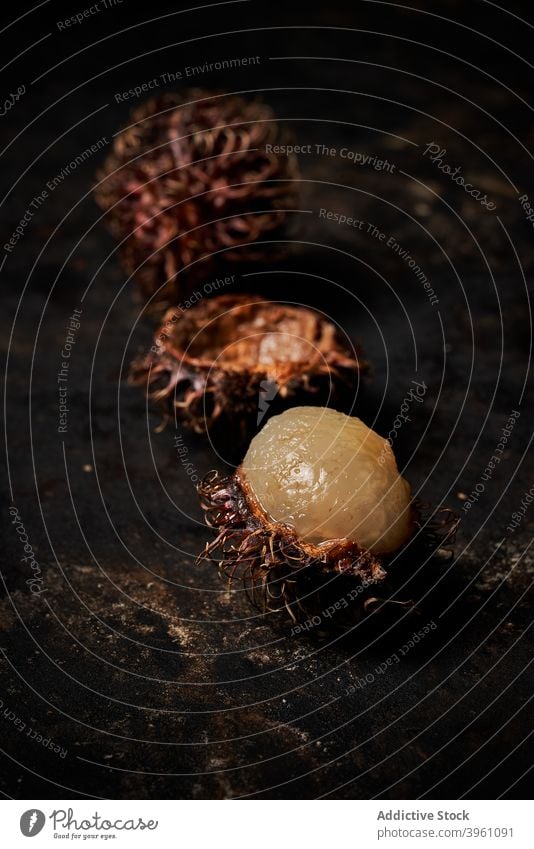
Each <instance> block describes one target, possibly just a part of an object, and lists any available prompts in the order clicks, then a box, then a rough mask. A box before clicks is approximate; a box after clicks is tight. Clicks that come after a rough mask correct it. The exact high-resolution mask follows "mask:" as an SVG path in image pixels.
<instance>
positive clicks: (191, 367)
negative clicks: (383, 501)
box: [129, 295, 367, 449]
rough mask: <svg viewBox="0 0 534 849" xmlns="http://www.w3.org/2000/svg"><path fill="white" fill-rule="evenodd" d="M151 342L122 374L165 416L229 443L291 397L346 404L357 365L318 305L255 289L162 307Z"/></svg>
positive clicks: (246, 436)
mask: <svg viewBox="0 0 534 849" xmlns="http://www.w3.org/2000/svg"><path fill="white" fill-rule="evenodd" d="M154 341H155V344H154V345H153V346H152V348H151V349H150V351H149V352H148V353H147V354H145V355H143V356H141V357H139V358H138V359H137V360H135V361H134V362H133V363H132V366H131V369H130V378H129V379H130V382H131V383H134V384H137V385H140V386H143V387H145V389H146V392H147V394H148V396H149V398H151V399H153V400H154V401H156V402H158V404H159V405H160V408H161V410H162V412H163V415H164V417H165V418H166V419H168V418H170V417H172V416H173V415H174V416H175V418H176V419H177V420H178V421H180V422H182V423H184V424H185V425H186V426H187V427H189V428H190V429H192V430H194V431H196V432H197V433H209V435H210V437H212V438H213V439H214V440H215V441H216V442H217V441H218V434H222V436H223V438H224V439H225V440H226V441H227V442H228V441H231V442H232V443H233V444H234V447H235V448H236V449H239V448H240V447H241V446H242V445H243V444H245V445H246V444H247V443H248V441H249V440H250V438H251V436H252V435H253V434H254V433H255V432H256V430H257V429H258V427H259V426H260V425H262V424H263V423H264V421H266V420H267V419H268V418H269V417H270V416H272V415H273V414H277V413H280V412H282V411H283V410H284V409H287V408H288V407H290V406H292V405H294V404H299V403H307V404H314V403H316V404H321V405H324V404H337V405H338V406H341V407H348V406H349V405H350V403H351V402H354V399H355V398H356V396H357V394H358V389H359V385H360V381H361V375H362V374H363V373H364V371H365V369H366V367H367V366H366V363H365V362H364V360H363V359H361V358H360V357H359V356H358V352H357V350H356V349H355V348H354V347H353V346H351V345H350V344H349V343H348V341H347V340H343V338H342V336H341V334H340V332H339V331H338V330H337V328H336V327H335V325H334V324H332V322H330V321H329V320H328V319H326V318H325V317H324V316H323V315H321V313H318V312H316V311H315V310H312V309H309V308H307V307H301V306H293V305H289V304H283V303H275V302H273V301H266V300H264V299H262V298H260V297H259V296H257V295H220V296H217V297H214V298H210V299H205V300H202V301H200V302H198V303H197V304H195V305H194V306H191V307H189V308H188V309H187V310H183V309H181V308H176V307H175V308H173V309H170V310H169V311H168V312H167V313H166V315H165V317H164V319H163V323H162V325H161V326H160V328H159V329H158V330H157V331H156V334H155V337H154ZM229 434H231V438H229Z"/></svg>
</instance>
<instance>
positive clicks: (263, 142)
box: [94, 89, 298, 306]
mask: <svg viewBox="0 0 534 849" xmlns="http://www.w3.org/2000/svg"><path fill="white" fill-rule="evenodd" d="M283 139H284V133H283V131H282V129H281V128H280V126H279V124H278V123H277V122H276V120H275V119H274V115H273V112H272V111H271V109H270V108H269V107H268V106H266V105H265V104H264V103H262V102H260V101H258V100H253V101H247V100H245V99H243V98H242V97H238V96H235V95H226V94H220V93H219V94H217V93H214V92H208V91H204V90H202V89H188V90H185V91H183V92H182V93H181V94H170V93H169V94H164V95H162V96H160V97H157V98H154V99H152V100H149V101H147V102H146V103H144V104H142V105H141V106H139V107H138V108H137V109H135V110H134V111H133V112H132V115H131V123H130V125H129V126H127V127H126V128H125V129H124V130H123V131H122V132H121V133H119V134H118V135H117V136H116V138H115V141H114V143H113V151H112V153H111V154H110V156H109V157H108V158H107V160H106V162H105V164H104V166H103V168H102V169H101V171H100V172H99V173H98V175H97V178H98V181H99V182H98V184H97V185H96V187H95V191H94V194H95V199H96V202H97V203H98V205H99V206H100V208H101V209H103V210H104V211H105V212H106V219H107V222H108V225H109V227H110V229H111V231H112V233H113V235H114V236H115V237H116V238H117V239H118V240H119V241H120V257H121V259H122V263H123V265H124V268H125V269H126V271H127V273H128V274H129V275H132V276H133V277H134V278H135V280H136V282H137V283H138V285H139V288H140V292H141V296H142V298H143V299H144V300H146V301H149V300H150V302H151V305H152V306H154V305H158V304H160V303H162V304H163V306H165V305H170V304H172V303H176V302H177V301H178V300H179V299H180V298H181V297H183V296H184V294H187V292H188V291H189V290H190V288H191V286H192V284H193V283H194V281H195V279H196V278H198V277H199V276H206V275H207V274H208V273H209V272H210V266H211V265H213V261H214V258H215V255H217V254H219V255H218V256H217V257H216V259H217V265H218V267H219V268H220V263H221V261H223V260H225V261H227V262H229V263H234V262H236V261H238V260H246V261H250V260H251V259H255V258H258V257H260V256H261V255H262V250H263V249H262V248H261V247H260V246H258V244H256V243H257V242H258V241H260V240H261V239H262V237H263V238H267V237H268V238H269V239H271V240H272V239H276V237H277V235H280V233H281V232H282V228H283V226H284V224H285V223H286V219H287V210H288V209H290V208H291V207H293V206H294V203H295V197H296V185H297V183H296V179H297V178H298V168H297V161H296V158H295V156H294V155H293V154H290V155H286V154H285V153H281V154H280V155H279V154H276V153H273V152H272V146H273V145H275V146H279V145H280V142H281V141H283ZM199 260H202V262H199ZM184 269H187V274H186V275H184V274H182V275H181V274H180V272H181V271H182V270H184Z"/></svg>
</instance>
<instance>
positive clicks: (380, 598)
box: [197, 469, 459, 625]
mask: <svg viewBox="0 0 534 849" xmlns="http://www.w3.org/2000/svg"><path fill="white" fill-rule="evenodd" d="M197 488H198V493H199V497H200V503H201V505H202V508H203V510H204V511H205V519H206V523H207V525H209V527H211V528H213V529H214V530H215V531H216V533H217V536H216V538H215V539H214V540H213V541H212V542H211V543H209V544H207V545H206V548H205V550H204V551H203V552H202V554H201V555H200V557H199V561H200V560H204V559H208V560H211V561H212V562H214V563H216V564H217V566H218V570H219V574H220V575H221V577H223V578H225V579H226V580H227V581H228V582H229V583H230V585H231V583H232V582H233V581H234V580H235V579H236V578H240V579H241V580H242V581H243V583H244V586H245V589H246V591H247V594H248V595H249V597H250V599H251V601H252V602H253V604H254V605H255V606H256V607H257V608H258V609H260V610H261V611H262V612H273V613H274V612H279V611H281V610H286V611H287V612H288V614H289V615H290V617H291V619H292V620H293V621H295V622H297V621H303V620H305V619H307V620H308V621H309V619H310V617H316V618H318V619H320V620H321V622H322V624H324V625H325V624H327V623H328V622H331V621H335V622H337V624H342V623H343V624H347V623H351V624H353V623H354V622H355V621H358V619H360V618H361V617H362V616H364V615H366V614H367V613H369V612H370V611H371V610H373V609H375V608H376V607H377V606H381V605H384V604H390V603H391V600H390V599H389V596H390V595H391V594H394V593H395V589H396V583H395V575H396V574H398V575H403V574H404V577H405V569H404V568H403V567H404V566H406V565H407V564H409V565H410V566H411V569H412V571H413V570H414V567H416V566H420V565H422V564H424V563H426V562H427V561H428V560H429V559H431V558H432V556H433V555H434V554H435V553H437V552H438V550H442V549H443V547H444V546H445V545H447V544H449V543H451V542H452V541H453V539H454V536H455V534H456V529H457V527H458V523H459V519H458V518H457V517H456V516H455V514H454V513H453V512H452V511H451V510H449V509H447V508H442V509H441V510H439V511H435V512H434V514H432V517H431V518H430V519H425V518H424V512H425V511H424V508H423V505H422V504H421V503H414V504H413V505H412V520H413V532H412V536H411V537H410V539H409V540H408V541H407V543H406V544H405V545H404V546H403V548H402V549H400V550H398V551H396V552H395V553H394V554H388V555H376V554H373V553H372V552H370V551H367V550H365V549H363V548H361V547H360V546H358V545H357V544H356V543H355V542H352V541H351V540H331V541H329V542H326V543H323V544H321V545H314V544H309V543H305V542H303V541H302V540H300V539H299V537H298V536H297V534H296V533H295V531H294V530H293V529H292V528H291V527H289V526H287V525H283V524H279V523H273V522H271V521H270V520H269V519H268V518H267V517H266V516H265V514H264V513H263V512H262V510H261V509H260V508H259V507H258V505H257V503H256V502H255V499H254V497H253V495H252V493H251V491H250V489H249V487H248V485H247V483H246V480H245V478H244V477H243V476H242V475H241V473H240V470H239V469H238V470H237V471H236V472H235V473H234V474H233V475H230V476H221V475H219V473H218V472H215V471H214V472H210V473H209V474H208V475H206V477H205V478H204V479H203V480H202V481H201V482H200V483H199V484H198V487H197ZM334 579H336V580H335V582H334ZM338 579H339V580H338ZM334 587H335V589H334ZM393 603H394V604H398V605H401V606H402V607H411V606H412V602H411V601H410V600H409V599H406V600H402V599H401V600H399V599H397V598H395V600H394V602H393ZM317 624H319V623H317Z"/></svg>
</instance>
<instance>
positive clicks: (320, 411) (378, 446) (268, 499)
mask: <svg viewBox="0 0 534 849" xmlns="http://www.w3.org/2000/svg"><path fill="white" fill-rule="evenodd" d="M239 476H240V478H241V479H242V481H243V483H244V484H245V486H246V490H247V494H248V497H249V498H252V499H254V500H255V501H256V503H257V505H258V507H259V508H260V510H261V511H262V512H263V513H264V514H265V516H266V517H267V518H268V519H269V520H270V521H272V522H276V523H283V524H286V525H289V526H291V527H293V528H294V530H295V532H296V533H297V535H298V536H299V538H300V539H301V540H302V541H303V542H305V543H313V544H321V543H324V542H327V541H330V540H333V539H348V540H351V541H352V542H355V543H357V545H359V546H360V547H361V548H363V549H366V550H368V551H371V552H373V553H374V554H390V553H393V552H394V551H397V550H398V549H399V548H401V546H403V545H404V544H405V543H406V542H407V540H408V539H409V537H410V535H411V533H412V528H413V518H412V510H411V491H410V486H409V484H408V483H407V481H405V480H404V478H402V477H401V476H400V475H399V471H398V469H397V463H396V460H395V456H394V454H393V450H392V448H391V446H390V444H389V442H388V441H387V440H385V439H383V438H382V437H381V436H379V435H378V434H377V433H375V432H374V431H373V430H371V429H370V428H368V427H367V426H366V425H365V424H364V423H363V422H362V421H361V420H360V419H357V418H354V417H351V416H346V415H344V414H343V413H338V412H336V411H335V410H331V409H328V408H324V407H294V408H292V409H290V410H287V411H286V412H284V413H282V414H281V415H279V416H274V417H273V418H271V419H270V420H269V421H268V422H267V423H266V425H265V426H264V427H263V429H262V430H261V431H260V433H259V434H258V435H257V436H255V437H254V439H253V440H252V442H251V443H250V446H249V449H248V451H247V454H246V456H245V459H244V460H243V463H242V464H241V467H240V469H239Z"/></svg>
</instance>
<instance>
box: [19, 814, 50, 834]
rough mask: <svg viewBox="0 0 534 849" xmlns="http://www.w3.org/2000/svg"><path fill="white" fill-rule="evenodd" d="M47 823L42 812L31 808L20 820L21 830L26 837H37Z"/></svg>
mask: <svg viewBox="0 0 534 849" xmlns="http://www.w3.org/2000/svg"><path fill="white" fill-rule="evenodd" d="M45 821H46V817H45V815H44V814H43V812H42V811H39V810H37V808H31V809H30V810H29V811H24V813H23V814H22V816H21V818H20V830H21V831H22V833H23V835H24V837H35V835H36V834H39V832H40V831H41V829H42V827H43V826H44V824H45Z"/></svg>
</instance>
